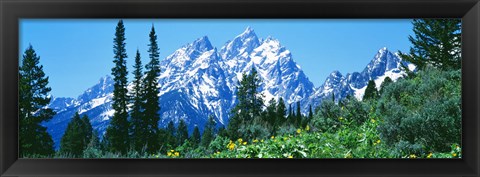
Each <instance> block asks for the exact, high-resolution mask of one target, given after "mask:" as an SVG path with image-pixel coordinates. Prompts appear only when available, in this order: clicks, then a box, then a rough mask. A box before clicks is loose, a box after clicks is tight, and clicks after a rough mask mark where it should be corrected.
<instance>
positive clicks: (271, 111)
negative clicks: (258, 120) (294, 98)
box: [265, 98, 277, 125]
mask: <svg viewBox="0 0 480 177" xmlns="http://www.w3.org/2000/svg"><path fill="white" fill-rule="evenodd" d="M276 109H277V102H276V101H275V99H274V98H272V99H270V101H268V106H267V110H266V119H265V121H266V122H268V124H269V125H274V124H275V122H276V119H277V110H276Z"/></svg>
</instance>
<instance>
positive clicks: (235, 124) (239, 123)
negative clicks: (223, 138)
mask: <svg viewBox="0 0 480 177" xmlns="http://www.w3.org/2000/svg"><path fill="white" fill-rule="evenodd" d="M242 76H243V77H242V80H241V81H240V82H239V83H238V85H239V86H238V88H237V92H236V95H237V99H238V103H237V105H235V107H234V108H233V109H232V111H231V113H232V117H231V118H230V122H229V124H228V127H227V131H228V134H229V137H230V138H231V139H237V138H241V137H243V138H246V137H249V136H252V134H249V132H252V131H250V130H240V129H242V127H243V128H247V127H245V125H251V124H252V122H253V120H254V119H255V118H257V117H261V113H262V109H263V95H261V94H260V93H259V88H260V82H261V81H260V78H259V77H258V72H257V70H255V68H254V67H252V70H251V72H250V74H247V73H243V75H242ZM242 132H243V133H242ZM245 133H246V134H245Z"/></svg>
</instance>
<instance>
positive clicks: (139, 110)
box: [130, 49, 147, 152]
mask: <svg viewBox="0 0 480 177" xmlns="http://www.w3.org/2000/svg"><path fill="white" fill-rule="evenodd" d="M142 67H143V66H142V61H141V58H140V52H139V51H138V49H137V54H136V56H135V65H133V68H134V71H133V79H134V80H133V91H132V92H133V93H132V94H131V98H132V99H131V102H132V104H133V106H132V111H131V112H130V123H131V125H130V134H131V142H130V143H131V144H132V146H133V148H134V150H135V151H137V152H140V151H141V150H142V148H143V147H144V146H145V145H146V139H145V135H146V134H147V133H146V127H147V125H146V123H145V116H144V114H143V104H144V94H143V91H144V90H143V85H142V83H143V82H142V75H143V73H142Z"/></svg>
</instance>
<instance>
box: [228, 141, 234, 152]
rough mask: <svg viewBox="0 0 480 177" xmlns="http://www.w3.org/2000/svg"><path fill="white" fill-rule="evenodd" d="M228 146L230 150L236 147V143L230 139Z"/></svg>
mask: <svg viewBox="0 0 480 177" xmlns="http://www.w3.org/2000/svg"><path fill="white" fill-rule="evenodd" d="M227 148H228V149H229V150H233V149H235V143H233V142H231V141H230V143H228V145H227Z"/></svg>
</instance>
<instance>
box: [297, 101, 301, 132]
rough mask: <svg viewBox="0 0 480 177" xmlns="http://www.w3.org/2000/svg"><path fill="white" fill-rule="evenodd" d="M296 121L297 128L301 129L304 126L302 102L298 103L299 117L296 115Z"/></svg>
mask: <svg viewBox="0 0 480 177" xmlns="http://www.w3.org/2000/svg"><path fill="white" fill-rule="evenodd" d="M295 117H296V121H295V124H296V126H297V127H300V126H301V124H302V112H301V111H300V101H297V115H295Z"/></svg>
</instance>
